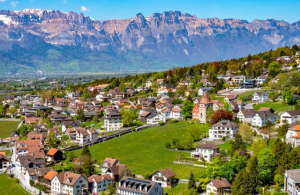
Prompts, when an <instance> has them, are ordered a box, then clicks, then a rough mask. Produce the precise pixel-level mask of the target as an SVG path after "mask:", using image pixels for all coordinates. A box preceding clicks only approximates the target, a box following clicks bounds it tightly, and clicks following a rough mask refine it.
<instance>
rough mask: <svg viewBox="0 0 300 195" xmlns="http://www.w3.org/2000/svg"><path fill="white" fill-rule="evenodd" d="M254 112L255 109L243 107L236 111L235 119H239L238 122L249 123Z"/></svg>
mask: <svg viewBox="0 0 300 195" xmlns="http://www.w3.org/2000/svg"><path fill="white" fill-rule="evenodd" d="M255 113H256V110H255V109H243V110H240V111H239V112H238V113H237V119H238V120H239V121H240V122H243V123H245V122H246V123H250V124H251V122H252V118H253V116H254V114H255Z"/></svg>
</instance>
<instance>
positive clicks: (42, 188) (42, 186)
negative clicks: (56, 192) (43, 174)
mask: <svg viewBox="0 0 300 195" xmlns="http://www.w3.org/2000/svg"><path fill="white" fill-rule="evenodd" d="M34 187H36V188H37V189H39V190H40V191H43V192H46V190H47V187H46V186H45V185H43V184H40V183H35V184H34Z"/></svg>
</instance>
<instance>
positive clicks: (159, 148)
mask: <svg viewBox="0 0 300 195" xmlns="http://www.w3.org/2000/svg"><path fill="white" fill-rule="evenodd" d="M188 126H192V127H193V128H195V129H196V128H199V129H201V132H202V133H207V132H208V127H209V126H208V125H206V124H189V123H186V122H179V123H175V124H168V125H165V126H160V127H154V128H150V129H145V130H142V131H138V132H134V133H131V134H127V135H125V136H121V137H118V138H115V139H112V140H109V141H107V142H104V143H100V144H96V145H94V146H91V147H89V149H90V151H91V153H92V156H93V157H94V158H95V159H96V160H97V163H98V164H101V163H102V161H103V160H104V159H105V158H106V157H114V158H117V159H118V160H119V161H120V162H121V163H124V164H126V165H127V166H129V167H130V168H131V169H132V171H133V172H134V173H135V174H138V175H144V174H150V173H153V172H155V171H157V170H159V169H162V168H170V169H172V170H173V171H174V172H175V173H176V174H177V178H180V179H188V178H189V175H190V172H191V171H193V173H194V174H195V177H196V178H197V177H203V176H204V175H205V169H203V168H198V167H192V166H186V165H177V164H173V161H174V160H176V158H177V156H178V155H182V157H189V156H190V154H189V153H185V152H173V151H167V150H166V148H165V144H166V142H171V141H172V139H173V138H177V139H178V140H184V139H185V136H186V128H187V127H188ZM80 152H81V150H78V151H75V153H76V155H79V154H80Z"/></svg>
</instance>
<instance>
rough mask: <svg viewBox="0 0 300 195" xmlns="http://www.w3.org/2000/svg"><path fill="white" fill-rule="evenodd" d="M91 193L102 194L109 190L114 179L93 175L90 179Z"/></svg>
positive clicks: (108, 176)
mask: <svg viewBox="0 0 300 195" xmlns="http://www.w3.org/2000/svg"><path fill="white" fill-rule="evenodd" d="M88 181H89V183H90V192H91V193H96V194H98V193H100V192H103V191H105V190H107V189H108V185H110V184H112V183H113V178H112V177H111V176H110V175H109V174H106V175H92V176H90V177H89V178H88Z"/></svg>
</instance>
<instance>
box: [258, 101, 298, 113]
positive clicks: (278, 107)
mask: <svg viewBox="0 0 300 195" xmlns="http://www.w3.org/2000/svg"><path fill="white" fill-rule="evenodd" d="M261 107H270V108H272V109H273V110H274V111H275V112H285V111H289V110H294V107H295V106H293V105H292V106H291V105H288V104H285V103H283V102H264V103H261V104H256V105H253V108H254V109H255V110H259V108H261Z"/></svg>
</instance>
